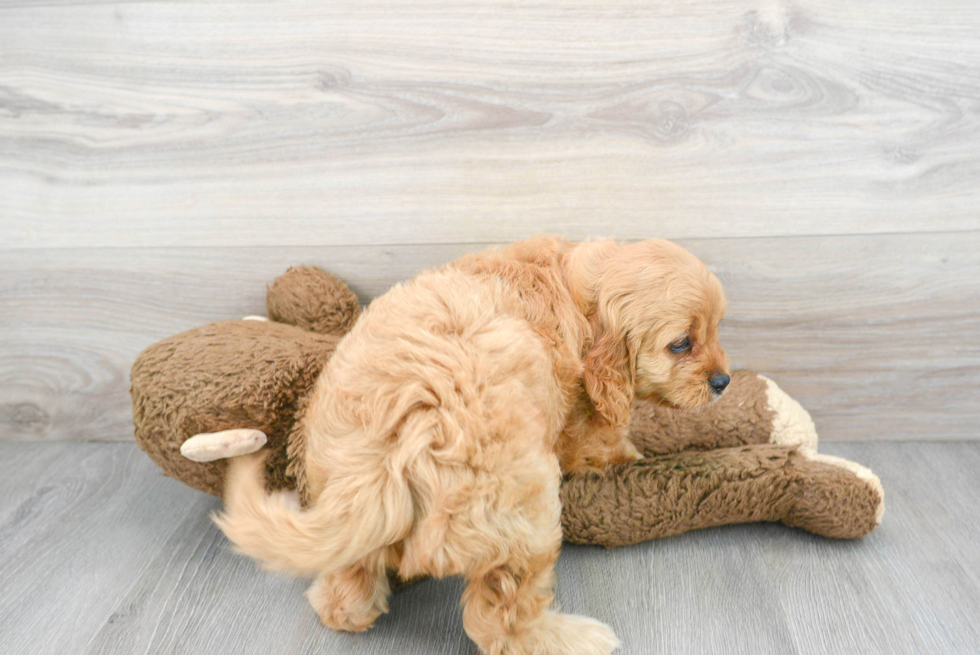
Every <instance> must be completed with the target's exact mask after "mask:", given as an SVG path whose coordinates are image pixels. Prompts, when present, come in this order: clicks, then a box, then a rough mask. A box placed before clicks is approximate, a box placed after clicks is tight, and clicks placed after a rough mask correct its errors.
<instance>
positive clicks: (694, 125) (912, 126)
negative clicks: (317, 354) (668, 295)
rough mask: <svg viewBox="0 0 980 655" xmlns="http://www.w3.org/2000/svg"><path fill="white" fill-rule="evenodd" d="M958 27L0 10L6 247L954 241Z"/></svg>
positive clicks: (789, 13)
mask: <svg viewBox="0 0 980 655" xmlns="http://www.w3.org/2000/svg"><path fill="white" fill-rule="evenodd" d="M977 33H980V8H978V7H977V5H976V4H975V3H973V2H969V1H961V0H938V1H937V2H930V3H901V4H896V3H895V2H891V1H889V0H875V1H872V2H861V3H855V4H853V5H848V6H842V3H840V2H835V1H832V0H801V1H798V2H792V3H783V2H774V1H770V0H673V1H670V2H635V1H633V0H616V1H614V2H603V3H595V2H592V1H591V0H588V1H585V0H577V1H561V2H534V3H510V4H508V5H506V8H505V9H504V8H502V7H501V6H500V5H499V4H498V3H494V2H477V1H475V0H464V1H462V2H456V3H450V4H447V3H445V2H440V1H436V0H414V1H412V2H408V3H406V2H404V1H402V0H332V1H330V2H322V1H321V0H301V1H297V2H290V3H288V5H283V3H279V2H242V3H232V4H228V3H224V2H220V3H217V2H215V3H212V2H192V3H187V2H153V3H114V2H98V3H90V2H82V1H77V2H66V1H61V2H46V3H32V2H23V1H22V0H13V1H10V0H7V1H5V2H3V3H0V56H2V58H3V64H4V65H3V67H2V68H0V185H2V187H3V189H4V191H3V193H0V217H2V220H3V228H4V229H3V246H4V247H6V248H34V247H41V248H47V247H78V246H91V247H99V246H106V245H110V246H193V247H197V246H202V245H207V246H228V245H234V246H266V245H315V244H322V245H349V244H362V245H372V244H379V243H380V244H404V243H415V244H425V243H460V242H463V243H483V242H487V241H510V240H515V239H517V238H520V237H523V236H526V235H527V234H529V233H532V232H539V231H550V232H561V233H564V234H567V235H569V236H571V237H575V238H577V237H582V236H584V235H587V234H591V233H595V232H597V231H598V232H604V233H608V234H612V235H616V236H618V237H621V238H636V237H642V236H645V235H647V234H649V233H657V234H661V235H664V236H669V237H674V238H690V237H704V236H766V235H770V236H771V235H799V234H845V233H846V234H851V233H880V232H895V231H917V232H919V231H930V230H937V229H942V230H963V229H972V228H975V227H977V212H976V207H977V205H978V203H977V200H978V190H977V184H976V180H977V175H978V173H980V129H978V128H980V119H978V116H980V114H978V112H977V109H976V107H977V103H978V100H980V40H978V39H976V34H977Z"/></svg>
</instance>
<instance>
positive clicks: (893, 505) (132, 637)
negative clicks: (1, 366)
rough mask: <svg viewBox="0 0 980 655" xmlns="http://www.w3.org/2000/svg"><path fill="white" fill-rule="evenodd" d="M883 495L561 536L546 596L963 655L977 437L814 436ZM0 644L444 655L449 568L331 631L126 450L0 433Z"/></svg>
mask: <svg viewBox="0 0 980 655" xmlns="http://www.w3.org/2000/svg"><path fill="white" fill-rule="evenodd" d="M823 450H824V451H825V452H827V453H830V454H835V455H839V456H844V457H852V458H856V459H857V460H858V461H860V462H862V463H864V464H867V465H870V466H871V467H872V468H873V469H874V470H875V472H876V473H877V474H878V475H879V476H880V477H881V480H882V483H883V484H884V487H885V490H886V506H887V509H886V513H885V518H884V522H883V523H882V525H881V526H880V527H879V528H878V529H877V530H876V531H875V532H873V533H871V535H869V536H868V537H865V538H864V539H862V540H858V541H832V540H828V539H822V538H819V537H814V536H812V535H809V534H807V533H805V532H802V531H799V530H794V529H790V528H786V527H785V526H781V525H777V524H756V525H742V526H728V527H723V528H715V529H710V530H704V531H700V532H693V533H689V534H686V535H681V536H678V537H672V538H670V539H663V540H659V541H654V542H647V543H644V544H638V545H636V546H630V547H627V548H617V549H612V550H605V549H602V548H594V547H583V546H580V547H572V546H566V547H565V548H564V549H563V552H562V555H561V557H560V558H559V560H558V570H557V579H558V584H557V595H558V599H559V601H560V602H561V604H562V605H563V607H564V608H565V609H566V610H567V611H571V612H577V613H584V614H588V615H591V616H594V617H596V618H599V619H601V620H603V621H606V622H608V623H609V624H610V625H611V626H612V627H613V628H614V629H615V631H616V632H617V634H618V635H619V637H620V639H621V640H622V642H623V649H622V651H621V652H623V653H636V654H638V655H653V654H660V653H664V654H667V653H670V654H671V655H685V654H691V655H704V654H706V653H707V654H714V653H725V654H726V655H740V654H746V655H770V654H772V655H786V654H799V655H818V654H827V655H831V654H834V655H836V654H837V653H842V652H849V653H850V652H853V653H886V652H887V653H896V654H901V655H904V654H906V653H908V654H914V655H921V654H922V653H929V654H930V655H932V654H937V655H938V654H946V653H949V654H955V655H959V654H961V653H974V652H977V651H978V650H980V631H978V628H977V625H976V620H975V618H976V608H977V607H980V576H977V574H976V571H977V566H976V564H977V563H978V562H980V548H978V546H977V543H976V538H975V535H976V533H977V530H980V509H978V505H977V504H976V502H975V499H976V495H977V493H978V492H980V487H978V484H980V483H978V481H977V476H976V475H975V471H976V467H977V466H978V465H980V442H964V443H932V444H924V443H906V444H881V443H878V444H872V443H866V444H832V445H830V446H828V447H825V448H823ZM0 491H2V493H0V555H2V556H0V581H2V582H3V585H4V590H5V591H4V594H0V630H2V634H3V635H4V638H3V639H2V640H0V654H3V655H7V654H8V653H9V654H10V655H15V654H16V655H20V654H22V653H25V652H29V653H31V654H32V655H48V654H51V655H54V654H56V653H58V654H60V653H66V652H70V653H90V654H92V655H95V654H98V655H115V654H119V655H124V654H125V655H129V654H130V653H143V652H147V653H157V652H167V653H175V654H187V655H193V654H196V653H216V654H220V653H236V654H243V655H248V654H250V653H255V654H262V655H277V654H279V653H283V654H286V653H289V654H291V655H302V654H305V653H322V654H324V655H340V654H341V653H343V654H344V655H369V654H372V653H398V654H399V655H401V654H404V655H428V654H430V653H431V654H439V655H443V654H445V655H449V654H453V655H463V654H469V653H472V652H474V651H473V648H472V646H471V644H470V643H469V642H468V640H467V639H466V637H465V635H464V634H463V632H462V623H461V611H460V608H459V606H458V601H459V597H460V594H461V593H462V583H461V581H460V580H459V579H455V578H454V579H447V580H440V581H432V580H430V581H426V582H423V583H420V584H417V585H415V586H412V587H409V588H408V589H405V590H402V591H400V592H399V593H397V594H395V595H394V597H393V598H392V603H391V612H390V613H389V614H388V615H386V616H384V617H382V618H381V619H380V620H379V622H378V624H377V626H376V627H375V628H374V629H373V630H371V631H369V632H367V633H364V634H360V635H348V634H339V633H334V632H331V631H329V630H327V629H326V628H324V627H323V626H321V625H320V624H319V621H318V620H317V618H316V616H315V614H314V613H313V612H312V610H310V608H309V607H308V605H307V604H306V600H305V599H304V598H303V595H302V594H303V590H304V588H305V583H304V582H303V581H301V580H290V579H287V578H285V577H281V576H276V575H272V574H269V573H265V572H263V571H261V570H260V569H259V568H258V567H257V566H255V565H254V564H253V563H251V562H250V561H248V560H246V559H244V558H242V557H239V556H236V555H234V554H233V553H232V552H231V550H230V546H229V544H228V543H227V541H226V540H225V539H224V538H223V536H222V535H221V534H220V533H218V532H217V531H216V530H215V528H214V526H213V525H212V524H211V522H210V521H209V519H208V513H209V512H210V511H212V510H214V509H216V508H218V507H219V506H220V502H219V501H217V500H216V499H213V498H211V497H207V496H204V495H203V494H199V493H197V492H195V491H193V490H191V489H189V488H187V487H184V486H183V485H181V484H179V483H177V482H175V481H172V480H166V479H163V478H159V477H157V476H156V469H155V466H154V465H153V464H152V463H151V462H150V460H149V459H148V458H146V457H145V456H144V455H143V454H142V453H140V452H139V451H138V450H137V448H136V447H135V445H132V444H73V443H59V444H9V443H0Z"/></svg>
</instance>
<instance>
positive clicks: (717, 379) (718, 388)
mask: <svg viewBox="0 0 980 655" xmlns="http://www.w3.org/2000/svg"><path fill="white" fill-rule="evenodd" d="M731 381H732V378H731V377H730V376H729V375H728V373H722V372H720V371H715V372H714V373H712V374H711V377H710V378H708V384H709V385H711V389H712V390H713V391H714V392H715V393H716V394H719V395H720V394H721V392H722V391H724V390H725V387H727V386H728V383H729V382H731Z"/></svg>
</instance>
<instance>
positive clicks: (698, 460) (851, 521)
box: [561, 445, 884, 546]
mask: <svg viewBox="0 0 980 655" xmlns="http://www.w3.org/2000/svg"><path fill="white" fill-rule="evenodd" d="M561 492H562V493H561V496H562V529H563V530H564V534H565V539H566V540H567V541H571V542H576V543H589V544H601V545H604V546H621V545H625V544H631V543H637V542H640V541H646V540H648V539H657V538H660V537H668V536H671V535H676V534H681V533H683V532H687V531H689V530H694V529H697V528H706V527H711V526H716V525H726V524H731V523H747V522H755V521H783V522H785V523H787V524H788V525H792V526H797V527H801V528H803V529H805V530H809V531H810V532H814V533H816V534H819V535H823V536H826V537H836V538H854V537H860V536H863V535H865V534H867V533H868V532H870V531H871V530H873V529H874V528H875V526H877V525H878V523H880V522H881V516H882V512H883V511H884V494H883V492H882V489H881V483H880V482H879V481H878V478H877V477H875V476H874V474H873V473H871V471H869V470H868V469H866V468H864V467H862V466H859V465H857V464H855V463H853V462H848V461H846V460H842V459H839V458H831V457H826V456H823V455H818V454H817V453H816V452H815V451H813V450H812V449H809V448H806V447H787V446H778V445H754V446H742V447H740V448H728V449H719V450H713V451H708V452H695V451H689V452H684V453H677V454H673V455H665V456H661V457H654V458H649V459H645V460H642V461H640V462H638V463H636V464H631V465H628V466H619V467H613V468H610V469H609V470H607V471H604V472H584V473H577V474H574V475H570V476H567V477H566V478H565V481H564V483H563V484H562V488H561Z"/></svg>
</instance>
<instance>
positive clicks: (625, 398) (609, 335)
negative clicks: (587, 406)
mask: <svg viewBox="0 0 980 655" xmlns="http://www.w3.org/2000/svg"><path fill="white" fill-rule="evenodd" d="M592 324H593V338H594V341H593V345H592V348H590V349H589V351H588V352H587V353H586V355H585V358H584V360H583V364H584V367H585V370H584V372H583V381H584V384H585V391H586V392H587V393H588V394H589V398H591V399H592V404H593V405H594V406H595V410H596V413H597V414H599V415H600V416H601V417H602V418H603V419H604V420H605V422H606V423H608V424H609V425H610V426H614V427H619V426H625V425H629V422H630V408H631V406H632V405H633V393H634V385H635V379H636V369H635V364H634V360H633V355H632V353H631V352H630V346H629V339H628V337H627V335H626V334H625V332H623V331H621V330H618V329H615V328H614V327H613V328H611V327H610V326H606V325H603V324H602V323H601V322H599V321H598V320H597V319H593V321H592Z"/></svg>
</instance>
